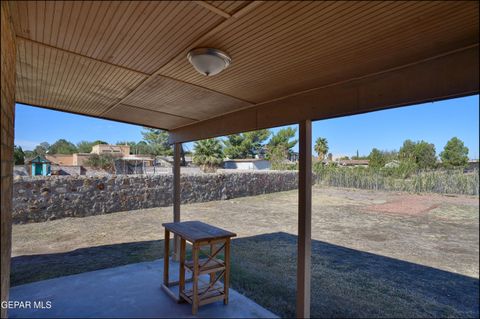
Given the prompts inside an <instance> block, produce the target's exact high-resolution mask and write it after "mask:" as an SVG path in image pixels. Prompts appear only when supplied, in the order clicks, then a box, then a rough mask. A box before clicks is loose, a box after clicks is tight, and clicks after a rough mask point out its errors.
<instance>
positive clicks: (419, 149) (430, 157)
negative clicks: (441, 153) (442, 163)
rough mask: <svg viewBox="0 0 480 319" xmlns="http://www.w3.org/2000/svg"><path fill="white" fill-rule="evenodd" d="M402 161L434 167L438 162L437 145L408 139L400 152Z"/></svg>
mask: <svg viewBox="0 0 480 319" xmlns="http://www.w3.org/2000/svg"><path fill="white" fill-rule="evenodd" d="M398 157H399V159H400V160H401V161H411V162H414V163H415V164H416V165H417V167H418V168H422V169H425V168H433V167H435V166H436V164H437V156H436V151H435V145H433V144H431V143H428V142H425V141H418V142H413V141H412V140H406V141H405V142H403V145H402V147H401V148H400V151H399V153H398Z"/></svg>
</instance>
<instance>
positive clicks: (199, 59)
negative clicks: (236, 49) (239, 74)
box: [187, 48, 232, 76]
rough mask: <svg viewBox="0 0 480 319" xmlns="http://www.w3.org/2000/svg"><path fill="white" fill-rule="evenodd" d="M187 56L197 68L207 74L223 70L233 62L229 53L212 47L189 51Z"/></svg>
mask: <svg viewBox="0 0 480 319" xmlns="http://www.w3.org/2000/svg"><path fill="white" fill-rule="evenodd" d="M187 58H188V61H190V63H191V64H192V65H193V67H194V68H195V70H197V71H198V72H199V73H201V74H203V75H206V76H212V75H215V74H218V73H220V72H222V71H223V70H225V69H226V68H227V67H228V66H229V65H230V63H231V62H232V59H231V58H230V57H229V56H228V54H226V53H225V52H222V51H220V50H217V49H212V48H197V49H193V50H191V51H190V52H188V54H187Z"/></svg>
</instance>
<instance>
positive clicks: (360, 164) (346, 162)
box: [337, 160, 369, 167]
mask: <svg viewBox="0 0 480 319" xmlns="http://www.w3.org/2000/svg"><path fill="white" fill-rule="evenodd" d="M337 163H338V165H340V166H349V167H368V163H369V161H368V160H339V161H338V162H337Z"/></svg>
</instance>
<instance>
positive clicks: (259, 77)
mask: <svg viewBox="0 0 480 319" xmlns="http://www.w3.org/2000/svg"><path fill="white" fill-rule="evenodd" d="M478 6H479V3H478V1H455V2H450V1H402V2H400V1H399V2H379V1H371V2H370V1H360V2H349V1H343V2H342V1H340V2H331V1H326V2H323V1H314V2H307V1H265V2H263V1H253V2H250V1H208V2H200V1H171V2H162V1H158V2H155V1H152V2H146V1H145V2H144V1H132V2H113V1H90V2H76V1H69V2H63V1H46V2H43V1H42V2H40V1H38V2H37V1H11V2H9V7H10V12H11V16H12V21H13V23H14V27H15V32H16V41H17V43H16V46H17V66H16V69H17V81H16V86H17V87H16V101H17V102H20V103H24V104H29V105H36V106H42V107H46V108H51V109H55V110H61V111H67V112H72V113H78V114H84V115H89V116H94V117H100V118H107V119H112V120H117V121H123V122H129V123H135V124H140V125H145V126H150V127H156V128H162V129H167V130H170V131H171V133H172V134H171V141H172V142H183V141H189V140H194V139H200V138H206V137H212V136H219V135H225V134H231V133H236V132H241V131H248V130H254V129H259V128H266V127H272V126H278V125H285V124H292V123H296V122H298V121H301V120H303V119H323V118H329V117H335V116H342V115H348V114H357V113H362V112H367V111H373V110H378V109H382V108H387V107H395V106H401V105H408V104H413V103H419V102H424V101H432V100H438V99H444V98H449V97H454V96H463V95H468V94H474V93H477V92H478V69H479V68H478V38H479V24H478V9H479V8H478ZM196 47H215V48H218V49H221V50H223V51H225V52H227V53H228V54H229V55H230V56H231V57H232V64H231V66H230V67H229V68H228V69H226V70H225V71H224V72H222V73H220V74H218V75H216V76H212V77H205V76H202V75H200V74H199V73H197V72H196V71H195V70H194V68H193V67H192V66H191V65H190V64H189V62H188V61H187V58H186V54H187V52H188V51H189V50H190V49H192V48H196Z"/></svg>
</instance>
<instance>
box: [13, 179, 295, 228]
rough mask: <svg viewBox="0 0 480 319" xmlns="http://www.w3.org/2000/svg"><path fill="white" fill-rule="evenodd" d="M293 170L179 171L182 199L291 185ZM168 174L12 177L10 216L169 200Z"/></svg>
mask: <svg viewBox="0 0 480 319" xmlns="http://www.w3.org/2000/svg"><path fill="white" fill-rule="evenodd" d="M297 176H298V174H297V172H295V171H245V172H239V171H235V172H228V171H221V172H219V173H215V174H188V175H187V174H182V177H181V187H182V194H181V199H182V203H195V202H206V201H213V200H225V199H230V198H236V197H243V196H253V195H259V194H266V193H273V192H281V191H286V190H291V189H296V188H297V185H298V182H297ZM172 182H173V176H172V174H160V175H155V176H142V175H138V176H132V175H130V176H128V175H110V176H97V177H90V176H47V177H41V176H37V177H16V178H15V181H14V188H13V216H12V217H13V222H14V223H28V222H42V221H46V220H52V219H58V218H64V217H83V216H91V215H99V214H107V213H112V212H118V211H127V210H135V209H142V208H151V207H162V206H170V205H172Z"/></svg>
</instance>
